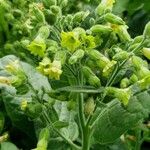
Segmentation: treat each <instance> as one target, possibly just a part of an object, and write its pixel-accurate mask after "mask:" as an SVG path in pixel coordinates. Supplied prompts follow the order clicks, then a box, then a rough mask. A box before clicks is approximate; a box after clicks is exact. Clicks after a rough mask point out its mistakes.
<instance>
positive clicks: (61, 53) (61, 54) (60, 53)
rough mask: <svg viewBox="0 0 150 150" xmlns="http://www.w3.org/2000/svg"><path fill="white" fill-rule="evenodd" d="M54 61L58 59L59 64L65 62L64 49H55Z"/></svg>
mask: <svg viewBox="0 0 150 150" xmlns="http://www.w3.org/2000/svg"><path fill="white" fill-rule="evenodd" d="M54 60H55V61H60V62H61V64H62V65H63V64H65V62H66V52H65V51H62V50H61V51H57V52H56V53H55V56H54Z"/></svg>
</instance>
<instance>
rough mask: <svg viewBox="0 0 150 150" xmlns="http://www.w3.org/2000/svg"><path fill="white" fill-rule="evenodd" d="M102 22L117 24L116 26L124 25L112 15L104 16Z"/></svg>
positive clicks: (118, 18)
mask: <svg viewBox="0 0 150 150" xmlns="http://www.w3.org/2000/svg"><path fill="white" fill-rule="evenodd" d="M104 20H105V21H107V22H109V23H112V24H118V25H124V24H125V22H124V21H123V20H122V19H121V18H120V17H118V16H116V15H114V14H112V13H107V14H106V15H104Z"/></svg>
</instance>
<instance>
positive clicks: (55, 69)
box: [44, 60, 62, 80]
mask: <svg viewBox="0 0 150 150" xmlns="http://www.w3.org/2000/svg"><path fill="white" fill-rule="evenodd" d="M44 71H45V73H48V75H49V78H54V79H56V80H59V79H60V75H61V74H62V70H61V62H60V61H57V60H54V61H53V62H52V67H51V68H49V69H45V70H44Z"/></svg>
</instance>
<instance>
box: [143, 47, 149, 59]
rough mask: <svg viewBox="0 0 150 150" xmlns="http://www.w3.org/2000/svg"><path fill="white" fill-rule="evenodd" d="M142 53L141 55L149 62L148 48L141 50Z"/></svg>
mask: <svg viewBox="0 0 150 150" xmlns="http://www.w3.org/2000/svg"><path fill="white" fill-rule="evenodd" d="M142 52H143V55H144V56H145V57H146V58H147V59H149V60H150V48H146V47H144V48H143V49H142Z"/></svg>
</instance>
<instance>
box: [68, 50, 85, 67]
mask: <svg viewBox="0 0 150 150" xmlns="http://www.w3.org/2000/svg"><path fill="white" fill-rule="evenodd" d="M83 56H84V51H83V50H82V49H79V50H76V51H75V52H74V53H73V55H72V56H71V57H70V58H69V63H70V64H74V63H76V62H77V61H78V60H79V59H81V58H83Z"/></svg>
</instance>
